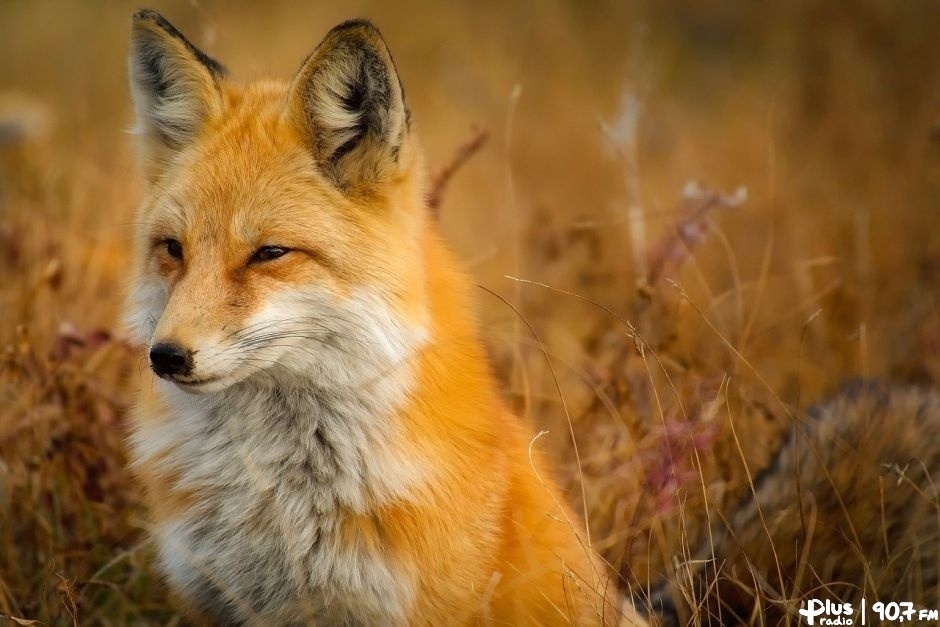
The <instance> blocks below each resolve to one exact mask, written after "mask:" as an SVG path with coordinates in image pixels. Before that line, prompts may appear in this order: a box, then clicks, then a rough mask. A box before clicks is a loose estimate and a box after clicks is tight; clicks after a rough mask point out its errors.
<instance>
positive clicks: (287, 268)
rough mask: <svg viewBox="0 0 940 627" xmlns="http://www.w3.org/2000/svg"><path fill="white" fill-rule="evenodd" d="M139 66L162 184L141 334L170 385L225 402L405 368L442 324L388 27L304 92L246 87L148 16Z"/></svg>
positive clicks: (336, 32) (321, 53)
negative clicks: (427, 299)
mask: <svg viewBox="0 0 940 627" xmlns="http://www.w3.org/2000/svg"><path fill="white" fill-rule="evenodd" d="M129 65H130V83H131V91H132V94H133V100H134V107H135V112H136V129H135V130H136V134H137V136H138V147H139V153H140V157H141V164H142V167H143V171H144V173H145V175H146V179H147V181H148V189H147V192H146V195H145V197H144V199H143V201H142V203H141V206H140V209H139V214H138V221H137V227H136V228H137V233H136V261H135V263H136V269H135V277H134V282H133V286H132V290H131V296H130V299H129V310H130V311H129V318H130V323H131V327H132V329H133V332H134V333H135V334H136V337H137V339H138V340H139V341H141V342H142V343H144V344H146V345H147V346H148V348H149V357H150V363H151V367H152V369H153V370H154V372H155V373H156V374H157V375H159V376H160V377H162V378H164V379H167V380H170V381H172V382H173V383H174V384H176V385H178V386H179V387H181V388H183V389H184V390H186V391H190V392H213V391H218V390H220V389H223V388H226V387H227V386H230V385H233V384H235V383H237V382H239V381H242V380H245V379H247V378H249V377H253V376H255V377H256V378H257V379H258V380H264V378H265V376H266V375H271V374H274V373H276V374H277V380H278V381H279V382H280V383H283V382H284V381H285V377H288V378H289V376H291V375H296V376H305V377H309V376H311V375H314V376H318V377H320V378H321V379H322V381H324V382H329V383H333V384H341V383H355V381H353V380H351V379H350V377H352V376H353V375H354V374H355V373H356V372H360V373H361V372H363V370H362V368H361V367H360V366H371V367H372V370H374V369H375V367H380V368H390V367H394V364H395V363H396V362H398V361H401V360H403V359H405V357H406V355H407V354H408V352H409V351H411V350H413V349H414V348H415V346H416V345H417V344H419V343H420V342H421V338H422V337H423V333H424V325H425V311H424V309H425V305H424V288H423V286H424V280H423V277H422V272H423V270H422V268H423V260H422V259H421V254H422V253H421V237H422V233H423V232H424V224H425V220H426V217H425V211H424V194H425V183H424V168H423V163H422V158H421V155H420V151H419V149H418V146H417V142H416V141H415V139H414V137H413V134H412V131H411V125H410V121H409V114H408V111H407V109H406V107H405V102H404V94H403V91H402V87H401V83H400V81H399V78H398V74H397V72H396V69H395V65H394V63H393V61H392V58H391V56H390V54H389V51H388V49H387V47H386V45H385V42H384V41H383V39H382V37H381V35H380V34H379V32H378V31H377V30H376V28H375V27H374V26H372V25H371V24H369V23H368V22H364V21H352V22H346V23H344V24H341V25H339V26H337V27H336V28H334V29H333V30H331V31H330V32H329V33H327V35H326V37H325V38H324V39H323V41H322V42H321V43H320V44H319V46H317V47H316V49H315V50H314V51H313V52H312V53H311V54H310V55H309V56H308V57H307V59H306V60H305V61H304V62H303V64H302V66H301V68H300V70H299V72H298V73H297V75H296V76H295V77H294V78H293V80H291V81H290V82H274V81H269V82H259V83H253V84H247V85H239V84H236V83H234V82H232V81H230V80H229V79H228V78H227V72H226V70H225V68H224V67H223V66H222V65H221V64H220V63H219V62H217V61H215V60H214V59H212V58H210V57H209V56H208V55H206V54H205V53H203V52H201V51H200V50H198V49H197V48H196V47H195V46H194V45H193V44H192V43H190V42H189V41H188V40H187V39H186V38H185V37H184V36H183V35H182V34H181V33H180V32H179V31H178V30H176V29H175V28H174V27H173V26H172V25H171V24H170V23H169V22H167V21H166V20H165V19H164V18H163V17H161V16H160V15H158V14H157V13H155V12H153V11H140V12H138V13H136V14H135V15H134V17H133V23H132V36H131V51H130V59H129ZM366 370H368V368H366Z"/></svg>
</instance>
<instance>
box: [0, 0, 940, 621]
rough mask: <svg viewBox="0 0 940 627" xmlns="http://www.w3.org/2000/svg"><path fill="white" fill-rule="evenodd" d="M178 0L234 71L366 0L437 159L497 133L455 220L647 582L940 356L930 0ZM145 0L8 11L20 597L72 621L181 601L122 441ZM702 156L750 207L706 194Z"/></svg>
mask: <svg viewBox="0 0 940 627" xmlns="http://www.w3.org/2000/svg"><path fill="white" fill-rule="evenodd" d="M157 4H158V6H156V7H155V8H158V9H160V10H161V11H162V12H164V13H165V14H166V15H167V16H168V17H170V18H171V19H172V20H173V21H174V22H176V23H177V24H178V25H179V26H180V27H181V28H182V29H183V30H184V31H186V32H187V33H189V34H191V35H192V37H193V39H194V40H195V41H196V42H197V43H199V44H200V45H202V46H204V47H205V48H206V49H208V50H209V51H210V52H211V53H213V54H214V55H216V56H218V57H220V58H221V59H223V60H224V61H226V62H227V63H228V64H229V65H230V66H231V67H232V69H233V70H234V74H235V76H236V77H241V78H250V77H255V76H259V75H264V74H269V73H277V74H281V75H288V74H290V73H291V72H293V71H294V69H295V68H296V65H297V64H298V63H299V61H300V59H302V58H303V56H304V54H305V53H306V52H307V51H308V49H309V48H310V47H311V46H313V45H314V44H315V43H316V41H317V40H318V39H319V37H320V36H321V35H322V33H323V32H325V30H326V29H327V28H328V27H329V26H330V25H332V24H333V23H334V22H337V21H340V20H342V19H345V18H348V17H350V16H352V15H366V16H369V17H371V18H373V19H374V20H375V21H376V22H377V23H378V25H379V26H380V27H381V28H382V29H383V31H384V32H385V34H386V38H387V39H388V40H389V42H390V45H391V46H392V49H393V52H395V54H396V59H397V62H398V66H399V68H400V70H401V72H402V74H403V80H404V82H405V85H406V87H407V88H408V96H409V99H410V101H411V106H412V109H413V111H414V116H415V119H416V120H417V121H418V123H419V125H420V132H421V135H422V138H423V140H424V142H425V145H426V148H427V151H428V153H429V162H430V163H431V164H432V166H435V165H436V166H439V167H442V166H446V164H447V162H448V160H449V159H450V157H451V155H452V154H453V151H454V150H455V148H457V147H458V146H460V145H461V144H462V142H465V141H466V139H467V137H468V133H469V131H468V129H469V128H470V127H471V126H473V125H476V126H477V127H478V128H481V129H484V130H485V131H486V132H487V133H488V137H489V141H488V142H487V143H486V144H485V145H484V146H482V147H481V148H480V150H479V152H477V154H475V155H474V156H473V158H472V159H470V160H469V161H468V162H467V163H466V164H465V165H464V166H463V167H462V169H461V170H460V171H459V172H458V173H457V175H456V176H454V177H453V178H452V179H450V183H449V186H448V187H447V190H446V191H447V194H446V199H445V201H444V202H443V204H442V205H441V207H440V212H441V225H442V229H443V231H444V233H445V235H446V236H447V237H448V239H449V240H450V241H451V242H452V243H453V245H454V247H455V248H456V250H457V251H458V253H459V254H460V256H461V257H462V258H463V259H464V260H465V262H466V263H467V264H468V266H469V267H470V269H471V270H472V271H473V273H474V274H475V276H476V277H477V278H478V281H479V283H480V284H481V285H482V286H484V287H486V288H487V289H488V290H492V291H493V292H495V293H496V294H498V295H500V296H501V297H503V298H505V299H506V300H507V301H508V302H510V303H512V305H513V307H514V308H515V310H516V311H518V312H519V313H520V314H521V315H522V316H524V317H525V320H526V321H528V322H529V323H531V324H532V327H533V328H534V329H535V330H536V332H537V333H538V337H539V339H540V340H541V342H540V343H541V346H539V343H538V342H535V341H534V340H533V338H532V336H531V335H530V334H529V333H528V330H527V326H526V325H525V324H523V323H521V322H520V320H519V317H518V316H517V314H516V311H514V310H513V309H512V308H510V307H507V306H506V305H505V304H504V303H503V301H502V300H501V299H500V298H494V297H493V296H491V295H490V294H488V293H487V291H485V290H480V293H479V302H480V307H481V317H482V320H483V322H484V329H485V335H486V337H487V340H488V342H489V344H490V347H491V350H492V353H493V356H494V360H495V363H496V364H497V367H498V369H499V372H500V374H501V376H502V377H503V380H504V381H505V382H506V389H507V393H508V394H509V395H511V398H512V401H513V403H514V405H515V406H516V408H517V410H518V411H519V412H520V413H522V414H523V415H525V416H526V417H527V418H528V419H530V420H531V421H532V422H533V424H534V425H536V426H537V427H538V428H540V429H547V430H548V431H549V434H548V435H547V436H546V437H544V438H541V439H540V440H539V441H538V443H537V445H538V446H541V447H547V448H549V449H550V450H551V452H552V454H553V455H554V456H555V457H556V458H557V460H558V463H557V466H558V468H559V473H560V479H561V480H562V481H563V482H564V483H565V484H566V486H567V487H568V489H569V494H570V496H571V499H572V501H573V503H574V504H575V505H576V510H578V511H581V510H582V509H586V510H587V511H588V514H589V518H590V527H591V531H592V537H593V539H594V541H595V544H596V546H597V548H598V549H599V550H600V551H601V552H602V553H603V554H604V555H605V557H607V558H608V559H609V560H611V561H612V562H613V563H614V564H615V566H617V567H618V569H619V570H620V571H621V573H622V574H623V575H624V576H625V577H626V578H627V579H628V580H629V581H631V582H632V583H634V584H637V585H640V586H643V585H645V584H646V583H647V582H648V581H649V580H650V579H656V578H657V577H658V576H659V575H660V574H661V573H663V572H668V571H669V567H670V566H669V565H670V564H672V563H673V562H672V557H673V556H676V555H683V554H688V552H689V550H690V549H689V547H690V546H691V545H693V544H694V543H695V541H696V539H697V538H698V537H699V535H700V534H701V533H702V532H703V530H704V529H705V528H706V524H705V520H704V514H703V512H704V509H703V503H704V502H705V501H706V500H708V501H709V502H713V503H722V502H728V499H732V498H734V497H735V495H739V494H741V493H742V491H744V490H746V489H747V488H748V476H749V475H751V476H753V474H756V472H758V471H759V470H760V469H761V468H762V467H764V466H765V465H766V464H767V461H768V459H769V457H770V454H771V451H772V450H773V449H774V448H775V447H776V445H777V442H779V440H780V438H781V437H782V434H783V432H784V430H785V429H788V428H789V425H790V417H791V416H793V415H798V414H799V413H800V412H801V411H802V410H804V409H805V408H806V407H807V406H808V405H809V404H811V403H812V402H813V401H814V400H815V399H817V398H819V397H820V395H821V394H822V393H823V392H824V391H826V390H829V389H831V388H833V387H834V386H835V385H836V384H837V383H838V382H839V381H841V380H843V379H846V378H851V377H855V376H865V377H876V378H881V377H885V378H887V377H890V378H895V379H903V380H917V381H926V382H935V381H936V380H937V377H938V376H940V361H938V359H937V354H938V349H940V314H938V310H940V308H938V307H937V305H938V303H937V298H938V288H940V281H938V278H937V277H938V268H940V235H938V234H940V143H938V142H937V141H936V139H935V131H934V130H933V129H935V128H936V126H935V125H936V124H937V120H938V118H940V40H938V38H937V37H936V36H935V33H936V32H938V29H940V14H938V13H937V12H936V11H933V10H932V7H930V6H929V5H927V4H923V3H900V4H898V3H892V4H890V5H888V4H884V3H879V2H875V1H871V2H869V1H861V2H857V3H852V4H851V5H849V4H845V5H842V4H832V3H823V2H815V1H810V0H806V1H802V2H778V3H771V4H761V5H754V6H750V5H747V4H744V3H742V4H741V6H736V7H732V6H731V5H723V4H715V6H706V5H710V4H711V3H705V5H700V4H698V3H688V4H686V3H682V2H670V3H649V4H643V3H614V2H610V3H608V4H607V5H605V6H603V7H602V6H601V5H592V7H593V8H591V9H588V8H586V7H582V6H581V5H579V4H575V3H571V4H563V3H542V2H535V1H534V0H532V1H529V2H520V3H517V4H514V5H511V6H510V5H506V4H502V3H486V6H480V5H470V4H469V3H468V4H467V5H459V4H450V5H447V6H440V5H426V4H425V3H423V2H419V1H418V0H410V1H409V2H407V3H406V6H405V7H399V6H396V7H395V8H392V7H390V6H386V5H385V4H383V3H378V2H368V1H365V0H363V1H360V2H354V3H353V5H354V6H353V7H349V6H345V5H344V6H342V7H341V6H339V5H337V6H326V7H323V6H320V5H319V4H317V5H316V6H297V5H296V4H294V3H289V2H274V3H266V4H265V5H264V8H263V9H262V8H261V7H260V6H259V5H254V4H249V3H240V4H236V5H227V4H222V3H216V2H198V1H196V0H192V1H191V2H188V3H187V2H182V1H175V0H174V1H168V2H159V3H157ZM133 8H135V7H134V5H131V4H125V3H117V4H109V5H107V6H102V7H98V6H96V7H90V6H85V5H81V4H54V3H5V4H3V5H2V6H0V59H2V61H0V69H2V72H0V76H2V77H3V78H2V83H0V612H2V613H3V614H6V615H12V616H16V617H23V618H28V619H35V620H39V621H42V622H43V623H49V624H68V623H70V622H73V621H74V622H76V623H81V624H99V623H100V624H139V623H154V624H157V623H159V624H165V623H170V622H174V621H176V620H178V619H177V618H176V615H175V613H174V612H173V610H172V609H171V607H170V605H169V603H168V601H167V598H166V594H165V591H164V590H163V588H162V587H161V585H160V584H159V583H158V581H157V580H156V578H155V576H154V574H153V573H152V572H151V571H150V569H149V566H148V564H149V552H150V550H151V549H150V547H149V545H148V544H147V543H146V541H145V540H144V538H145V535H144V533H143V530H144V528H145V523H144V522H143V520H144V519H145V518H144V513H143V512H142V511H141V510H140V508H139V505H138V496H139V494H138V490H137V488H136V486H135V484H134V483H133V482H132V481H131V479H130V477H129V476H128V473H127V471H126V469H125V458H124V451H123V445H122V441H123V437H124V422H123V420H124V414H125V410H126V408H127V406H128V404H129V403H131V402H132V389H131V388H132V381H133V380H134V379H135V378H136V377H137V375H138V374H140V373H141V372H142V371H144V369H145V367H146V366H145V363H144V362H143V360H142V358H141V355H140V353H139V351H138V350H137V349H136V348H134V347H132V346H128V345H127V344H126V343H124V342H123V341H122V340H121V335H122V332H121V327H120V324H119V310H120V303H121V299H122V298H121V295H122V290H123V280H124V269H125V268H124V267H125V263H126V259H127V254H128V251H127V242H128V238H129V232H130V226H131V224H130V221H131V220H132V218H131V216H132V213H133V208H134V203H135V200H136V198H137V196H138V191H139V181H138V178H137V175H136V172H135V170H134V167H133V165H132V164H133V160H132V158H131V150H130V144H129V139H128V138H127V137H126V136H125V135H124V134H123V132H122V131H123V129H124V128H126V127H127V126H129V123H130V108H129V102H128V95H127V89H126V86H125V77H124V73H123V72H124V54H125V49H126V29H127V23H128V17H129V15H130V13H131V12H132V10H133ZM932 133H934V134H933V135H932ZM469 150H476V149H475V148H471V149H469ZM443 171H444V172H446V167H444V170H443ZM445 176H447V174H445ZM692 178H697V179H700V180H703V181H707V182H709V184H710V185H712V186H714V187H715V188H716V189H725V190H733V189H736V188H737V187H738V186H745V187H746V188H747V190H748V194H747V200H746V201H745V202H743V203H739V202H738V200H740V199H738V198H734V197H720V196H709V195H708V194H707V193H706V194H704V195H703V194H702V193H698V194H697V195H695V194H693V197H692V198H691V199H689V198H686V199H683V197H682V195H681V194H680V193H679V192H680V190H682V189H683V188H684V185H685V182H686V181H687V180H689V179H692ZM732 206H733V208H732ZM507 277H510V278H507ZM529 281H534V283H533V282H529ZM543 348H544V350H545V352H547V353H548V354H549V355H550V359H551V365H552V366H553V368H549V364H547V362H546V359H545V355H544V354H543V350H542V349H543ZM553 370H554V373H555V375H557V388H556V377H555V376H553V372H552V371H553ZM559 391H560V394H561V395H562V396H563V398H564V400H565V404H566V406H567V408H568V414H570V416H571V419H572V422H571V428H570V430H569V425H568V423H567V419H566V412H564V411H563V410H562V403H561V399H560V398H559ZM732 427H733V428H732ZM572 433H573V435H574V437H575V439H576V441H577V444H578V447H577V448H578V452H579V454H580V458H581V468H577V467H576V463H575V461H574V455H573V449H574V447H573V446H572V441H571V440H572V438H571V434H572ZM859 454H860V455H864V451H861V452H859ZM582 478H583V482H582V481H581V479H582ZM582 499H583V500H584V501H586V504H582V502H581V501H582ZM935 605H936V603H935Z"/></svg>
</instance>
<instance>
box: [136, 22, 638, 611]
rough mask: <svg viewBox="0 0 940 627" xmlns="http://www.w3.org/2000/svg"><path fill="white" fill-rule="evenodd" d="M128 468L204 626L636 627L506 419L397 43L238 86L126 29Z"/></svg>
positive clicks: (366, 46)
mask: <svg viewBox="0 0 940 627" xmlns="http://www.w3.org/2000/svg"><path fill="white" fill-rule="evenodd" d="M130 77H131V88H132V93H133V100H134V105H135V113H136V120H137V126H136V133H137V134H138V136H139V148H140V156H141V162H142V167H143V171H144V174H145V176H146V179H147V181H148V183H149V186H148V189H147V191H146V194H145V197H144V199H143V201H142V203H141V205H140V208H139V218H138V227H137V233H136V257H135V270H134V277H135V278H134V281H133V285H132V288H131V290H130V296H129V304H128V309H129V312H130V313H129V318H130V322H131V327H132V328H133V332H134V333H135V336H136V338H137V339H138V340H139V341H140V342H141V343H143V344H145V345H146V346H147V347H148V350H149V358H150V365H151V368H152V370H153V372H154V373H156V375H157V376H158V379H156V380H154V381H153V382H152V383H148V384H145V385H143V386H142V392H141V398H140V402H139V404H138V407H137V408H136V410H135V413H134V431H133V435H132V436H131V443H130V448H131V456H132V460H133V464H134V467H135V468H136V471H137V473H138V474H139V476H140V478H141V479H142V481H143V483H144V485H145V488H146V499H147V501H148V504H149V508H150V512H151V516H152V524H153V529H152V531H153V534H154V536H155V539H156V543H157V547H158V560H159V566H160V568H161V569H162V571H163V572H164V573H165V576H166V579H167V580H168V582H169V584H170V587H171V588H172V591H173V592H174V593H175V595H176V596H177V597H179V599H180V600H181V602H182V605H183V606H184V608H186V611H187V612H188V613H189V614H190V615H192V616H193V617H194V619H196V620H203V621H207V622H211V623H259V624H274V623H276V624H283V623H292V624H293V623H316V624H320V625H349V624H369V625H404V624H432V625H441V624H490V623H492V624H520V625H521V624H527V625H535V624H542V625H548V624H572V623H573V624H578V625H612V624H618V623H620V624H643V620H642V619H641V618H639V617H638V616H637V615H636V614H635V613H634V612H633V610H632V607H631V606H630V605H629V604H625V603H624V601H623V600H622V598H621V597H620V596H619V593H618V592H617V586H616V585H615V584H614V582H613V581H612V574H611V573H610V572H609V571H608V567H607V566H606V564H604V563H603V562H602V561H601V560H600V559H599V558H597V557H596V556H595V555H594V554H593V553H592V551H591V547H590V546H589V545H588V543H587V539H586V538H585V537H584V536H583V535H582V528H581V523H580V522H579V521H578V520H577V518H576V517H575V516H574V514H573V513H572V511H571V510H570V509H569V507H568V506H567V505H566V504H564V502H563V499H562V497H561V495H560V492H559V491H558V489H557V488H556V487H555V485H554V484H553V483H552V481H551V479H550V473H549V472H548V469H547V468H546V464H545V463H544V461H543V460H542V459H541V457H540V454H539V451H538V450H537V448H538V447H536V446H533V433H532V432H531V431H530V430H529V428H528V427H527V426H525V425H524V424H523V422H522V421H521V420H520V419H519V418H517V417H516V416H514V415H513V414H511V413H510V412H509V411H508V410H507V408H506V407H505V406H504V403H503V401H502V400H501V398H500V394H499V392H498V389H497V385H496V383H495V382H494V377H493V375H492V373H491V372H490V367H489V365H488V363H487V359H486V356H485V352H484V349H483V347H482V345H481V341H480V339H479V338H478V335H477V329H476V325H475V322H474V319H473V316H472V315H471V313H469V312H471V311H472V307H471V303H470V297H469V295H468V292H469V289H468V286H469V285H470V284H469V282H468V280H467V278H466V277H464V275H463V274H462V273H461V272H460V271H459V270H458V269H457V267H456V263H455V262H454V260H453V258H452V255H451V253H450V252H448V250H447V249H446V247H445V246H444V245H443V244H442V242H441V240H440V238H439V236H438V234H437V232H436V227H435V224H434V223H433V221H432V220H431V219H430V218H429V215H428V212H427V211H426V210H425V194H426V191H427V189H426V184H425V169H424V165H423V162H422V156H421V152H420V149H419V147H418V144H417V140H416V138H415V134H414V131H413V127H412V123H411V119H410V116H409V112H408V110H407V108H406V105H405V101H404V92H403V90H402V86H401V83H400V81H399V78H398V75H397V72H396V69H395V65H394V63H393V62H392V58H391V56H390V55H389V52H388V49H387V48H386V45H385V43H384V41H383V39H382V37H381V36H380V34H379V32H378V31H377V30H376V29H375V28H374V27H373V26H372V25H371V24H369V23H368V22H364V21H352V22H347V23H344V24H341V25H339V26H337V27H336V28H334V29H333V30H331V31H330V32H329V33H328V34H327V35H326V37H325V38H324V40H323V41H322V43H320V44H319V46H318V47H317V48H316V49H315V50H314V51H313V53H312V54H311V55H310V56H309V57H308V58H307V59H306V60H305V61H304V63H303V65H302V67H301V69H300V71H299V72H298V73H297V75H296V76H295V77H294V78H293V80H292V81H290V82H289V83H285V82H276V81H262V82H258V83H253V84H248V85H239V84H236V83H234V82H232V81H230V80H229V79H227V78H226V70H225V68H224V67H223V66H222V65H221V64H220V63H218V62H217V61H215V60H214V59H212V58H210V57H209V56H207V55H206V54H204V53H203V52H201V51H200V50H198V49H197V48H196V47H195V46H194V45H193V44H192V43H190V42H189V41H188V40H187V39H186V38H185V37H184V36H183V35H182V34H181V33H180V32H179V31H178V30H176V29H175V28H174V27H173V26H172V25H171V24H170V23H169V22H167V21H166V20H165V19H164V18H163V17H161V16H160V15H158V14H157V13H155V12H153V11H146V10H145V11H140V12H138V13H136V14H135V15H134V17H133V21H132V45H131V53H130Z"/></svg>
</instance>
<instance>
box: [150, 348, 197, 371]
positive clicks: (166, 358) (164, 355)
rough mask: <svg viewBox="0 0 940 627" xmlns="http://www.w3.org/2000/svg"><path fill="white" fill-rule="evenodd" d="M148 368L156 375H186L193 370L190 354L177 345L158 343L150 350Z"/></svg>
mask: <svg viewBox="0 0 940 627" xmlns="http://www.w3.org/2000/svg"><path fill="white" fill-rule="evenodd" d="M150 367H151V368H152V369H153V371H154V372H155V373H157V374H158V375H161V376H163V375H178V374H182V375H187V374H189V373H191V372H192V370H193V358H192V353H190V351H187V350H186V349H185V348H183V347H182V346H180V345H179V344H174V343H172V342H160V343H158V344H154V345H153V346H152V347H151V348H150Z"/></svg>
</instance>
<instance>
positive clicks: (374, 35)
mask: <svg viewBox="0 0 940 627" xmlns="http://www.w3.org/2000/svg"><path fill="white" fill-rule="evenodd" d="M329 34H330V35H335V36H340V37H350V36H356V35H359V36H365V37H366V38H368V39H377V40H379V41H382V33H381V32H380V31H379V29H378V28H376V26H375V24H373V23H372V22H370V21H369V20H367V19H363V18H358V19H354V20H346V21H345V22H343V23H341V24H337V25H336V26H334V27H333V28H331V29H330V33H329Z"/></svg>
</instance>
